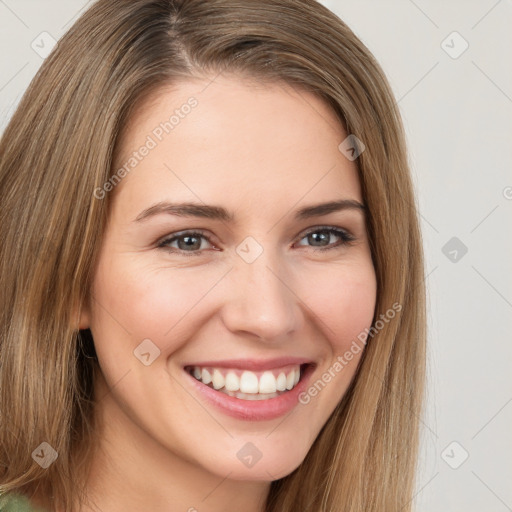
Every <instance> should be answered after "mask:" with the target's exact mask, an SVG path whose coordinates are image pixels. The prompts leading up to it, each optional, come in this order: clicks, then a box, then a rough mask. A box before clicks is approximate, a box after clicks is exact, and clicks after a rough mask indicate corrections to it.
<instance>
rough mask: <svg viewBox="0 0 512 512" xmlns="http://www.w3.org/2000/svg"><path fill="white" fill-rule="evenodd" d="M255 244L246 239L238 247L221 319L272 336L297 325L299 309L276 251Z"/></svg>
mask: <svg viewBox="0 0 512 512" xmlns="http://www.w3.org/2000/svg"><path fill="white" fill-rule="evenodd" d="M249 238H250V237H249ZM256 244H257V242H256V243H255V241H254V239H253V240H246V241H244V242H242V243H241V244H240V245H239V246H238V247H237V255H236V256H235V260H234V266H235V268H234V269H233V272H231V281H230V286H231V291H230V293H229V299H228V300H227V301H226V302H225V304H224V322H225V324H226V326H227V327H228V328H229V329H230V330H232V331H245V332H250V333H252V334H254V335H256V336H258V337H260V338H263V339H266V340H272V339H276V338H278V337H279V336H284V335H286V334H288V333H290V332H291V331H292V330H294V329H297V328H298V324H297V322H298V320H299V318H298V309H297V303H296V297H295V296H294V294H293V293H292V291H291V289H293V287H292V283H287V282H286V281H287V280H289V279H290V278H289V277H288V273H287V272H286V270H285V269H284V266H283V265H282V264H281V261H280V260H279V257H278V255H277V254H276V253H275V252H274V251H272V250H271V249H263V247H262V246H261V245H260V244H257V245H256ZM290 288H291V289H290Z"/></svg>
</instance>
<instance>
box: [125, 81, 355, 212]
mask: <svg viewBox="0 0 512 512" xmlns="http://www.w3.org/2000/svg"><path fill="white" fill-rule="evenodd" d="M213 78H214V79H213V80H212V78H204V79H203V78H196V79H191V80H187V81H184V80H182V81H180V82H177V83H175V84H173V85H172V86H169V87H165V88H161V89H160V90H158V91H157V92H155V93H153V94H151V95H150V96H148V97H146V98H145V100H144V101H143V102H141V103H140V104H139V105H138V107H137V109H136V110H135V111H134V113H133V115H132V116H131V118H130V119H129V123H128V124H127V125H126V126H125V127H124V128H125V129H124V131H123V134H122V137H121V139H120V146H119V151H118V157H117V159H116V162H115V169H118V168H121V167H123V166H124V167H125V168H126V169H127V171H128V172H126V173H125V175H126V177H124V178H123V179H122V181H121V182H120V183H119V185H117V187H116V190H115V194H116V196H118V198H116V202H117V201H118V200H119V201H121V200H122V201H123V203H127V204H129V205H131V207H133V208H138V207H143V206H147V204H146V203H147V202H148V201H156V200H194V201H197V200H199V201H204V202H207V203H208V202H215V203H219V202H229V201H231V202H232V203H233V205H232V206H233V207H234V208H237V209H242V210H243V209H244V208H248V207H249V206H250V205H253V207H255V208H256V209H258V208H260V209H261V208H267V209H270V210H272V211H274V213H275V214H278V213H279V212H278V208H276V207H277V206H278V203H280V204H282V205H287V206H291V205H292V204H294V203H297V202H299V201H301V198H304V201H305V202H307V199H308V198H309V199H311V200H312V201H315V202H317V201H318V200H331V199H333V198H335V199H339V198H342V197H346V198H351V199H357V200H359V201H362V197H361V190H360V184H359V178H358V173H357V167H356V164H355V162H353V161H350V160H348V159H347V158H346V157H345V156H344V155H343V153H342V152H341V151H340V150H339V149H338V146H339V145H340V143H341V142H342V141H343V140H344V139H345V138H346V137H347V133H346V132H345V130H344V128H343V126H342V125H341V123H340V121H339V120H338V118H337V117H336V115H335V114H334V112H333V111H332V110H331V109H330V108H329V106H328V105H327V104H326V103H325V102H323V101H322V100H321V99H320V98H318V97H317V96H316V95H314V94H312V93H309V92H306V91H304V90H301V89H297V88H295V87H292V86H290V85H288V84H285V83H265V84H263V83H258V82H255V81H249V80H247V79H242V78H240V77H235V76H231V77H229V76H228V77H226V76H222V77H220V76H219V77H216V78H215V77H213ZM144 147H146V148H149V149H146V150H144V149H143V148H144ZM142 153H144V156H141V154H142ZM130 164H131V165H130ZM276 202H277V203H276ZM236 203H238V204H236ZM270 210H269V211H270ZM260 214H261V211H260Z"/></svg>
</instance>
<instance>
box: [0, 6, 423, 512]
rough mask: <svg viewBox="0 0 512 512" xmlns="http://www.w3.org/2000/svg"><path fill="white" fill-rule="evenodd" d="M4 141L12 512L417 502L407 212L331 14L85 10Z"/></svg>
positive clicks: (416, 284)
mask: <svg viewBox="0 0 512 512" xmlns="http://www.w3.org/2000/svg"><path fill="white" fill-rule="evenodd" d="M0 148H1V161H0V187H1V192H2V206H1V209H0V240H1V248H0V251H1V271H0V280H1V281H0V282H1V284H2V290H3V293H2V304H1V306H2V307H1V308H0V310H1V313H0V314H1V329H2V331H1V333H2V334H1V338H0V350H1V369H0V393H1V399H0V412H1V415H2V428H1V433H0V435H1V443H0V450H1V451H0V453H1V460H2V468H1V487H0V488H1V490H2V492H3V493H4V503H5V505H4V506H5V507H7V508H6V510H9V509H11V510H14V509H15V508H12V505H9V504H8V503H9V500H11V501H10V503H13V500H14V499H19V500H22V501H23V500H24V503H25V504H26V505H28V506H33V507H40V508H42V509H46V510H56V511H69V510H103V511H105V512H106V511H115V510H140V509H147V510H155V511H160V510H162V511H163V510H166V511H168V510H173V511H174V510H189V511H195V510H197V511H202V510H209V511H229V510H235V509H236V510H239V509H243V510H245V511H248V512H253V511H254V512H256V511H257V512H261V511H265V512H274V511H276V512H277V511H290V512H291V511H315V512H317V511H318V512H320V511H349V510H350V511H352V512H354V511H361V512H362V511H365V512H368V511H377V510H378V511H380V512H382V511H393V512H394V511H396V510H402V511H406V510H411V506H412V498H413V489H414V470H415V465H416V457H417V443H418V422H419V416H420V414H421V404H422V396H423V381H424V364H425V362H424V359H425V312H424V308H425V298H424V294H425V292H424V286H423V255H422V246H421V238H420V232H419V226H418V219H417V211H416V207H415V197H414V193H413V189H412V185H411V180H410V174H409V168H408V163H407V153H406V148H405V142H404V134H403V129H402V124H401V120H400V116H399V113H398V110H397V108H396V105H395V102H394V100H393V96H392V93H391V91H390V87H389V85H388V83H387V81H386V78H385V76H384V74H383V72H382V70H381V69H380V67H379V65H378V64H377V63H376V62H375V60H374V58H373V57H372V55H371V54H370V52H369V51H368V49H367V48H366V47H365V46H364V45H363V44H362V43H361V41H359V40H358V39H357V37H356V36H355V35H354V34H353V33H352V32H351V31H350V30H349V29H348V27H347V26H346V25H345V24H344V23H343V22H342V21H341V20H340V19H339V18H337V17H336V16H335V15H334V14H333V13H331V12H330V11H329V10H327V9H326V8H324V7H322V6H321V5H320V4H318V3H317V2H315V1H313V0H300V1H297V0H264V1H261V2H251V1H249V0H247V1H246V0H238V1H235V0H210V1H208V2H203V1H199V0H181V1H178V0H176V1H172V0H135V1H129V2H128V1H126V0H100V1H98V2H97V3H95V4H94V5H93V6H92V7H91V8H90V9H89V10H88V11H87V12H86V13H85V14H84V15H83V16H82V17H81V18H80V19H79V20H78V21H77V22H76V23H75V25H74V26H73V27H72V28H71V30H70V31H69V32H68V33H67V34H66V35H65V36H64V37H63V38H62V39H61V40H60V41H59V43H58V45H57V47H56V48H55V49H54V51H53V52H52V54H51V55H50V56H49V57H48V58H47V60H46V61H45V62H44V64H43V66H42V67H41V69H40V70H39V72H38V74H37V76H36V77H35V79H34V80H33V82H32V83H31V85H30V87H29V89H28V90H27V92H26V94H25V96H24V98H23V99H22V101H21V103H20V105H19V107H18V109H17V111H16V113H15V114H14V116H13V118H12V120H11V121H10V123H9V125H8V127H7V129H6V131H5V133H4V135H3V138H2V141H1V146H0ZM18 503H19V502H18ZM20 506H21V505H20ZM9 507H11V508H9Z"/></svg>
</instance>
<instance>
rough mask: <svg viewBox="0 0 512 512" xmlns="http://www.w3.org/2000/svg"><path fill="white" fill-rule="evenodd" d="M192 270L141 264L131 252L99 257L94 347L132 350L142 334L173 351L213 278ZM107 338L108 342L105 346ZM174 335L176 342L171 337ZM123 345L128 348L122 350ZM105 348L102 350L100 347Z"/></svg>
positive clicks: (216, 277) (142, 336) (162, 349)
mask: <svg viewBox="0 0 512 512" xmlns="http://www.w3.org/2000/svg"><path fill="white" fill-rule="evenodd" d="M218 279H219V277H218V276H217V275H209V274H208V275H207V274H206V273H204V272H203V273H202V272H201V271H200V270H198V269H197V268H196V269H192V268H189V269H186V268H182V269H172V270H171V269H169V270H167V271H166V272H162V269H158V268H145V267H144V266H143V265H140V264H138V263H137V262H136V260H135V258H132V257H130V256H127V257H126V258H125V257H121V258H116V261H115V264H114V262H113V260H112V263H109V262H107V261H103V262H100V265H99V266H98V269H97V274H96V277H95V284H94V288H93V294H94V299H95V300H94V301H93V322H92V324H93V334H96V336H95V340H97V341H98V340H99V341H100V343H99V344H100V346H99V347H98V349H99V350H100V351H102V350H105V351H107V350H108V351H109V353H111V352H113V351H114V350H115V349H117V350H122V352H117V354H118V355H117V357H119V355H120V354H121V353H125V354H128V355H127V357H129V356H130V355H132V352H133V350H134V349H135V348H136V347H137V346H138V345H139V344H140V343H141V342H142V341H143V340H145V339H150V340H151V341H152V342H153V343H154V344H155V345H156V346H157V347H158V348H159V349H160V351H161V352H162V353H164V354H165V353H171V352H173V351H174V350H176V349H177V348H179V347H178V344H179V343H180V342H179V340H181V339H187V336H190V335H192V333H191V332H189V330H190V328H191V327H195V328H197V323H195V322H194V323H193V325H191V322H190V321H189V318H190V314H191V312H192V311H193V309H194V308H195V306H196V305H197V304H198V303H199V302H200V301H201V299H202V297H204V296H205V295H206V294H207V292H208V290H209V289H210V288H211V287H212V286H213V285H214V284H215V282H216V281H218ZM105 340H108V346H107V347H102V346H101V345H105V344H106V343H105ZM174 340H176V341H174ZM126 349H128V350H126ZM105 353H107V352H105Z"/></svg>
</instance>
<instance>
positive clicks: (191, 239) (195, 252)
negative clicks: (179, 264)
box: [158, 231, 211, 256]
mask: <svg viewBox="0 0 512 512" xmlns="http://www.w3.org/2000/svg"><path fill="white" fill-rule="evenodd" d="M204 240H206V241H207V242H208V243H210V244H211V242H210V239H209V238H208V237H207V236H206V235H205V234H204V233H203V232H202V231H183V232H181V233H176V234H174V235H173V236H172V237H169V238H166V239H165V240H162V241H161V242H160V243H159V244H158V247H160V248H162V249H164V250H167V251H168V252H171V253H181V254H183V255H184V256H199V255H200V254H201V251H202V250H203V249H205V247H204V246H203V244H202V242H203V241H204ZM175 243H176V244H177V245H172V244H175Z"/></svg>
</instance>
